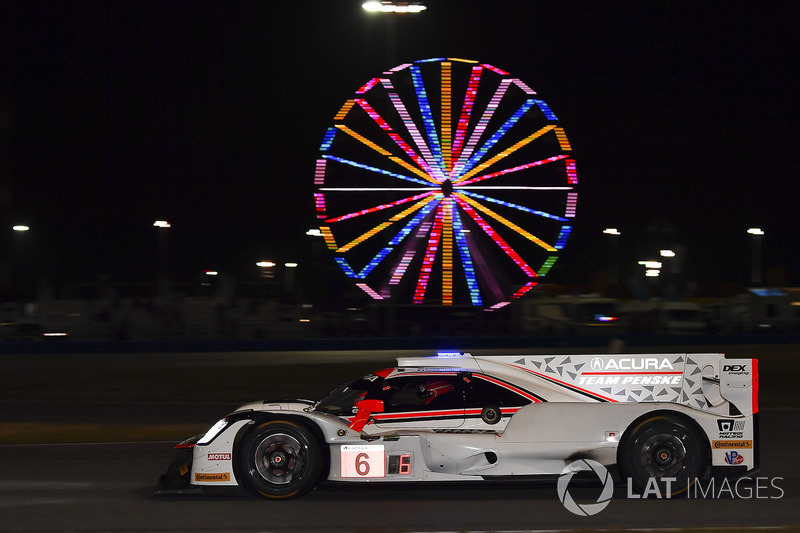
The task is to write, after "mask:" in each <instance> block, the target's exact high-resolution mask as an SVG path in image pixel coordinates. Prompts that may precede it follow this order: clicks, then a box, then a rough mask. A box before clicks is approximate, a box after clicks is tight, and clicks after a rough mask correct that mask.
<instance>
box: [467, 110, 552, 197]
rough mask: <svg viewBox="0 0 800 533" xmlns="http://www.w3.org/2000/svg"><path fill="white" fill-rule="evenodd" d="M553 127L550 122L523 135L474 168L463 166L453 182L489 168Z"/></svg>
mask: <svg viewBox="0 0 800 533" xmlns="http://www.w3.org/2000/svg"><path fill="white" fill-rule="evenodd" d="M555 129H556V126H554V125H552V124H551V125H548V126H544V127H543V128H541V129H540V130H538V131H537V132H535V133H532V134H531V135H528V136H527V137H525V138H524V139H522V140H521V141H519V142H517V143H515V144H514V145H512V146H511V147H509V148H506V149H505V150H503V151H502V152H500V153H499V154H497V155H496V156H494V157H492V158H489V159H488V160H486V161H485V162H483V163H481V164H480V165H478V166H476V167H474V168H472V167H464V169H463V170H464V174H462V175H461V176H459V177H458V178H457V179H456V180H454V183H460V182H461V181H465V180H468V179H470V178H471V177H472V176H474V175H475V174H478V173H479V172H481V171H483V170H485V169H487V168H489V167H490V166H491V165H494V164H495V163H497V162H498V161H500V160H501V159H504V158H506V157H508V156H510V155H511V154H513V153H514V152H516V151H517V150H519V149H520V148H522V147H524V146H526V145H527V144H529V143H531V142H533V141H535V140H536V139H538V138H539V137H541V136H542V135H544V134H545V133H547V132H549V131H551V130H555ZM477 162H478V160H477V159H476V160H474V161H473V160H472V159H471V160H470V163H477Z"/></svg>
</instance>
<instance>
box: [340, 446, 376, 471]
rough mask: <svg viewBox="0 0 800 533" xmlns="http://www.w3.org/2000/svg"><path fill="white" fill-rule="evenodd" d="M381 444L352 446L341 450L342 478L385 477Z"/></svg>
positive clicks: (343, 447)
mask: <svg viewBox="0 0 800 533" xmlns="http://www.w3.org/2000/svg"><path fill="white" fill-rule="evenodd" d="M383 449H384V448H383V444H352V445H347V444H346V445H343V446H342V448H341V471H342V477H343V478H368V477H384V476H385V475H386V466H385V454H384V451H383Z"/></svg>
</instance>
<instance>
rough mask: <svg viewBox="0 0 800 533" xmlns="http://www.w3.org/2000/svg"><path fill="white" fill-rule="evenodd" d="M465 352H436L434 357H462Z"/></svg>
mask: <svg viewBox="0 0 800 533" xmlns="http://www.w3.org/2000/svg"><path fill="white" fill-rule="evenodd" d="M464 355H465V354H463V353H461V352H437V353H436V357H441V358H449V357H464Z"/></svg>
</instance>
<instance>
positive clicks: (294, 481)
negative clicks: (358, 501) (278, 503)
mask: <svg viewBox="0 0 800 533" xmlns="http://www.w3.org/2000/svg"><path fill="white" fill-rule="evenodd" d="M238 448H239V450H238V453H237V462H238V467H239V469H238V472H239V473H240V475H241V477H242V483H243V484H244V486H245V487H246V488H247V489H248V490H250V491H251V492H253V493H254V494H256V495H258V496H263V497H265V498H270V499H292V498H298V497H300V496H302V495H303V494H305V493H307V492H308V491H310V490H311V489H313V488H314V486H316V484H317V482H318V481H319V479H320V474H321V473H322V465H323V463H324V459H323V457H322V448H321V446H320V444H319V441H318V440H317V439H316V437H314V435H313V434H312V433H311V431H310V430H309V429H308V428H306V427H305V426H303V425H301V424H299V423H297V422H293V421H290V420H268V421H265V422H262V423H260V424H259V425H257V426H256V427H255V428H254V429H253V430H251V431H250V432H249V433H247V434H246V435H245V436H244V437H243V438H242V441H241V443H240V444H239V446H238Z"/></svg>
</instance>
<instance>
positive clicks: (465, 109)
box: [447, 65, 483, 175]
mask: <svg viewBox="0 0 800 533" xmlns="http://www.w3.org/2000/svg"><path fill="white" fill-rule="evenodd" d="M482 72H483V67H482V66H480V65H476V66H474V67H472V73H471V74H470V78H469V83H468V84H467V92H466V94H465V95H464V104H463V106H462V107H461V116H460V117H459V119H458V126H457V127H456V133H455V135H454V136H453V151H452V153H451V155H450V162H449V164H448V166H447V170H448V172H449V173H450V174H451V175H452V172H453V160H457V159H458V158H459V156H460V155H461V150H462V148H463V147H464V137H465V135H466V131H467V126H468V125H469V119H470V117H471V116H472V107H473V106H474V105H475V95H477V94H478V84H479V83H480V81H481V73H482Z"/></svg>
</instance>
